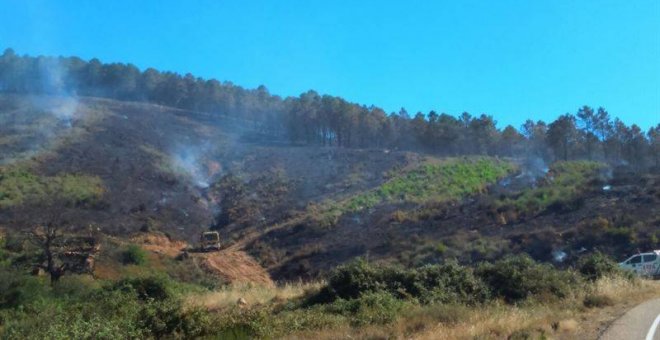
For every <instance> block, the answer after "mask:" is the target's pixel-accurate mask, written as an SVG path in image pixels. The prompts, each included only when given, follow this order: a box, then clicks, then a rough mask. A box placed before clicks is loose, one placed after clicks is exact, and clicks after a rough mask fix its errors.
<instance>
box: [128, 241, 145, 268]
mask: <svg viewBox="0 0 660 340" xmlns="http://www.w3.org/2000/svg"><path fill="white" fill-rule="evenodd" d="M122 262H123V263H124V264H134V265H138V266H140V265H143V264H146V263H147V252H146V251H144V249H142V247H140V246H138V245H135V244H131V245H129V246H128V247H126V250H124V252H123V253H122Z"/></svg>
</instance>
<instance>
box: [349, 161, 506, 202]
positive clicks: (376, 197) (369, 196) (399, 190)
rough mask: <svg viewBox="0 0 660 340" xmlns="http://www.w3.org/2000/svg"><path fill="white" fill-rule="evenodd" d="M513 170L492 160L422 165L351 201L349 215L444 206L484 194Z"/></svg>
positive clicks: (503, 162)
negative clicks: (401, 206)
mask: <svg viewBox="0 0 660 340" xmlns="http://www.w3.org/2000/svg"><path fill="white" fill-rule="evenodd" d="M514 170H515V166H514V165H513V164H512V163H510V162H506V161H502V160H499V159H495V158H488V157H479V158H460V159H448V160H445V161H443V162H441V163H438V164H424V165H422V166H420V167H418V168H417V169H414V170H412V171H410V172H407V173H404V174H402V175H400V176H397V177H395V178H393V179H391V180H389V181H387V182H386V183H384V184H383V185H381V186H380V187H378V188H376V189H375V190H372V191H370V192H368V193H365V194H361V195H358V196H355V197H353V198H351V199H350V200H349V201H348V202H347V203H346V208H347V209H348V210H349V211H359V210H362V209H365V208H371V207H373V206H376V205H378V204H380V203H385V202H396V201H402V202H413V203H427V202H444V201H449V200H455V199H460V198H462V197H464V196H465V195H469V194H473V193H476V192H481V191H483V190H484V189H485V188H486V187H487V186H488V185H489V184H492V183H494V182H495V181H497V180H498V179H500V178H502V177H505V176H506V175H508V174H510V173H512V172H513V171H514Z"/></svg>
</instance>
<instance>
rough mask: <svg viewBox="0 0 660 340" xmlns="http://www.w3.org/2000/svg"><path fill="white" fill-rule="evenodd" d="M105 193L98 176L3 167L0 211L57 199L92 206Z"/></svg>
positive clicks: (0, 184) (0, 185) (0, 175)
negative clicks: (39, 172) (38, 172)
mask: <svg viewBox="0 0 660 340" xmlns="http://www.w3.org/2000/svg"><path fill="white" fill-rule="evenodd" d="M103 192H104V188H103V183H102V181H101V179H100V178H98V177H95V176H87V175H79V174H60V175H56V176H39V175H37V174H35V173H33V172H31V171H29V170H27V169H25V168H21V167H0V208H10V207H14V206H18V205H21V204H23V203H31V202H37V201H42V200H48V199H57V200H58V201H60V202H64V203H65V204H69V205H81V204H91V203H93V202H94V201H96V200H97V199H98V198H100V197H101V195H102V194H103Z"/></svg>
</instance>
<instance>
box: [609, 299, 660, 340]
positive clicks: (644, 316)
mask: <svg viewBox="0 0 660 340" xmlns="http://www.w3.org/2000/svg"><path fill="white" fill-rule="evenodd" d="M600 338H601V340H660V299H655V300H649V301H646V302H644V303H642V304H641V305H639V306H637V307H635V308H633V309H631V310H630V311H628V312H627V313H626V314H624V315H623V316H622V317H620V318H619V319H618V320H616V321H614V323H612V324H611V325H610V327H609V328H608V329H607V330H606V331H605V333H603V335H602V336H601V337H600Z"/></svg>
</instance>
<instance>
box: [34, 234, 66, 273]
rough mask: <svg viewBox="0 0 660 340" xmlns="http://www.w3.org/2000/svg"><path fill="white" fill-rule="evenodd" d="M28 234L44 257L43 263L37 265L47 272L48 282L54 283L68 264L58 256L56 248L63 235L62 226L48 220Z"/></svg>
mask: <svg viewBox="0 0 660 340" xmlns="http://www.w3.org/2000/svg"><path fill="white" fill-rule="evenodd" d="M30 236H31V237H30V240H31V241H32V242H33V243H34V244H35V245H36V246H37V247H39V248H40V249H41V251H42V252H43V255H44V257H45V263H44V262H41V263H38V264H37V267H39V268H41V269H43V270H44V271H46V273H48V275H49V276H50V284H51V285H54V284H55V283H56V282H58V281H59V280H60V277H62V275H64V273H65V272H66V270H67V269H68V268H67V267H68V264H67V263H66V262H64V261H62V260H61V259H60V258H59V255H60V254H59V252H58V249H57V248H58V247H57V244H58V243H60V242H59V241H60V240H61V238H62V237H63V235H62V228H61V227H60V226H58V225H56V224H55V223H52V222H49V223H46V224H44V225H40V226H37V227H36V228H35V229H34V230H32V231H30Z"/></svg>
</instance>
